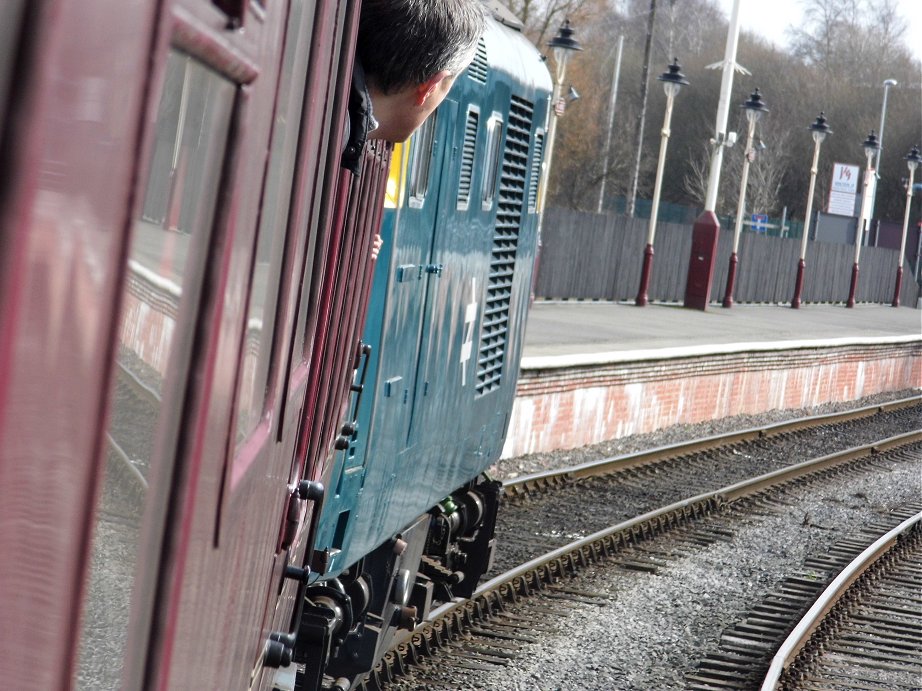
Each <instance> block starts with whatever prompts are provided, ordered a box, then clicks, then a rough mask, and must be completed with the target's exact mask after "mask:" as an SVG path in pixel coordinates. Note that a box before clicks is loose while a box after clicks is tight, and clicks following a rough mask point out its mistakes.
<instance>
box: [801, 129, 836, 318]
mask: <svg viewBox="0 0 922 691" xmlns="http://www.w3.org/2000/svg"><path fill="white" fill-rule="evenodd" d="M809 129H810V132H811V133H812V134H813V165H811V166H810V187H809V189H808V190H807V213H806V214H805V215H804V233H803V237H802V238H801V239H800V261H799V262H798V263H797V279H796V280H795V281H794V297H793V298H791V307H793V308H794V309H797V308H798V307H800V294H801V292H802V291H803V289H804V269H805V268H806V266H807V262H806V257H807V241H808V240H809V239H810V218H811V216H812V215H813V191H814V189H816V173H817V164H818V163H819V160H820V146H821V145H822V144H823V141H824V140H825V139H826V137H827V136H829V135H830V134H832V130H831V129H829V125H828V124H826V114H825V113H822V112H821V113H820V114H819V116H818V117H817V118H816V121H815V122H814V123H813V124H812V125H810V127H809Z"/></svg>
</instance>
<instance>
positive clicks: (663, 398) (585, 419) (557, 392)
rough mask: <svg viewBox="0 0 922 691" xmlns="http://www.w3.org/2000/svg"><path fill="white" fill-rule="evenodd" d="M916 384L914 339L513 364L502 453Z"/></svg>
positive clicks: (918, 367) (919, 344)
mask: <svg viewBox="0 0 922 691" xmlns="http://www.w3.org/2000/svg"><path fill="white" fill-rule="evenodd" d="M910 388H922V341H919V340H915V341H912V342H903V343H894V342H888V343H881V344H859V345H835V346H825V347H823V346H818V347H801V348H796V349H790V350H777V349H772V350H756V351H741V352H715V353H712V354H708V355H695V356H689V357H680V358H671V359H656V355H655V352H653V353H645V354H644V359H638V360H635V361H618V362H612V363H609V364H601V365H592V366H575V367H555V368H529V367H528V366H527V365H526V364H524V363H523V368H522V372H521V375H520V378H519V383H518V388H517V392H516V400H515V404H514V406H513V409H512V416H511V419H510V423H509V432H508V435H507V438H506V444H505V447H504V449H503V457H504V458H508V457H512V456H519V455H523V454H527V453H534V452H540V451H552V450H555V449H567V448H576V447H579V446H585V445H586V444H593V443H597V442H600V441H605V440H608V439H616V438H618V437H622V436H626V435H630V434H638V433H643V432H651V431H654V430H658V429H661V428H664V427H668V426H670V425H675V424H681V423H697V422H703V421H706V420H713V419H718V418H723V417H728V416H733V415H742V414H757V413H762V412H765V411H768V410H774V409H796V408H808V407H812V406H817V405H821V404H824V403H833V402H846V401H852V400H855V399H859V398H862V397H864V396H871V395H874V394H879V393H882V392H887V391H899V390H902V389H910Z"/></svg>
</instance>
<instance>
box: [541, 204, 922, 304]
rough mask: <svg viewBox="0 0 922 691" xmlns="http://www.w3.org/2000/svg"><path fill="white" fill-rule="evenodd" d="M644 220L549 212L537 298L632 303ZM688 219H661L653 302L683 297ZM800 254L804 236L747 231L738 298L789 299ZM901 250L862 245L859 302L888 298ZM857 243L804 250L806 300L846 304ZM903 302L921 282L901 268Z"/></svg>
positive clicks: (722, 250) (720, 256) (722, 273)
mask: <svg viewBox="0 0 922 691" xmlns="http://www.w3.org/2000/svg"><path fill="white" fill-rule="evenodd" d="M647 224H648V222H647V220H646V219H637V218H628V217H626V216H617V215H598V214H592V213H584V212H579V211H569V210H565V209H548V210H547V211H546V212H545V214H544V220H543V223H542V230H541V242H542V249H541V257H540V264H539V267H538V278H537V281H536V284H535V296H536V297H539V298H558V299H559V298H567V299H599V300H616V301H617V300H633V299H634V297H636V295H637V288H638V285H639V283H640V269H641V262H642V258H643V250H644V246H645V244H646V234H647ZM691 235H692V226H691V224H676V223H659V224H658V225H657V231H656V242H655V247H654V249H655V254H654V259H653V273H652V276H651V279H650V286H649V290H648V295H649V298H650V300H651V301H659V302H682V301H683V300H684V298H685V284H686V279H687V275H688V260H689V255H690V252H691ZM732 243H733V233H732V231H730V230H722V231H721V233H720V239H719V241H718V249H717V265H716V270H715V271H714V282H713V284H712V288H711V300H712V301H720V300H722V299H723V293H724V287H725V286H726V282H727V266H728V264H729V260H730V250H731V246H732ZM799 256H800V240H799V239H791V238H777V237H765V236H763V235H759V234H756V233H743V234H742V236H741V240H740V250H739V267H738V270H737V277H736V286H735V288H734V291H733V299H734V302H741V303H742V302H750V303H784V302H790V300H791V297H792V296H793V292H794V280H795V278H796V274H797V263H798V258H799ZM897 256H898V253H897V251H895V250H892V249H883V248H880V247H864V248H862V251H861V263H860V272H859V281H858V290H857V293H856V300H857V301H858V302H870V303H889V302H890V301H891V299H892V298H893V286H894V280H895V278H896V260H897ZM853 264H854V247H853V246H851V245H845V244H835V243H823V242H811V243H810V244H809V245H808V247H807V258H806V267H807V268H806V273H805V279H804V289H803V294H802V296H801V299H802V300H803V301H804V302H829V303H839V302H842V303H844V302H845V300H846V298H847V297H848V290H849V283H850V280H851V272H852V265H853ZM901 291H902V293H901V297H900V302H901V304H903V305H908V306H912V307H915V306H916V305H917V303H918V299H919V286H918V285H917V284H916V282H915V280H913V271H912V269H911V268H910V267H909V266H908V264H906V265H904V267H903V286H902V288H901Z"/></svg>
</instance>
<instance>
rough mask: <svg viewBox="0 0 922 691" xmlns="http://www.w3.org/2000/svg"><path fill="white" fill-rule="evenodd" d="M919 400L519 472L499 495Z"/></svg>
mask: <svg viewBox="0 0 922 691" xmlns="http://www.w3.org/2000/svg"><path fill="white" fill-rule="evenodd" d="M920 402H922V395H919V396H910V397H908V398H901V399H899V400H896V401H890V402H888V403H881V404H875V405H872V406H865V407H863V408H855V409H853V410H847V411H842V412H838V413H827V414H824V415H814V416H810V417H804V418H798V419H795V420H787V421H785V422H779V423H775V424H773V425H768V426H766V427H753V428H751V429H745V430H738V431H735V432H728V433H725V434H719V435H715V436H712V437H705V438H703V439H695V440H692V441H687V442H679V443H677V444H670V445H667V446H660V447H657V448H655V449H650V450H647V451H641V452H639V453H633V454H626V455H622V456H612V457H610V458H603V459H600V460H597V461H589V462H587V463H581V464H579V465H575V466H569V467H567V468H560V469H556V470H550V471H544V472H540V473H532V474H529V475H523V476H521V477H517V478H515V479H513V480H507V481H505V482H503V494H504V496H506V497H507V498H511V497H516V496H520V495H522V494H525V493H527V492H528V491H529V489H530V488H531V487H535V486H546V487H553V486H558V485H561V484H566V483H568V482H573V481H575V480H578V479H582V478H586V477H593V476H599V475H605V474H609V473H615V472H620V471H622V470H628V469H630V468H638V467H641V466H644V465H649V464H652V463H656V462H659V461H663V460H665V459H668V458H678V457H680V456H686V455H689V454H692V453H696V452H699V451H707V450H711V449H716V448H719V447H722V446H729V445H731V444H738V443H740V442H747V441H753V440H756V439H765V438H768V437H775V436H779V435H781V434H785V433H789V432H796V431H798V430H802V429H810V428H814V427H820V426H822V425H830V424H838V423H843V422H849V421H851V420H858V419H861V418H866V417H872V416H874V415H877V414H879V413H885V412H890V411H894V410H899V409H901V408H908V407H911V406H914V405H918V404H919V403H920Z"/></svg>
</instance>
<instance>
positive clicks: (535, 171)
mask: <svg viewBox="0 0 922 691" xmlns="http://www.w3.org/2000/svg"><path fill="white" fill-rule="evenodd" d="M543 155H544V132H537V133H536V134H535V155H534V156H533V157H532V159H531V177H530V178H528V212H529V213H532V214H533V213H535V212H536V211H537V210H538V181H539V180H540V178H541V157H542V156H543Z"/></svg>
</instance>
